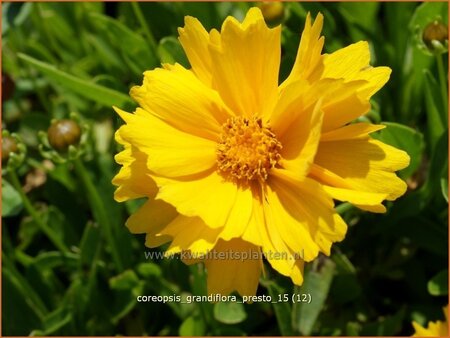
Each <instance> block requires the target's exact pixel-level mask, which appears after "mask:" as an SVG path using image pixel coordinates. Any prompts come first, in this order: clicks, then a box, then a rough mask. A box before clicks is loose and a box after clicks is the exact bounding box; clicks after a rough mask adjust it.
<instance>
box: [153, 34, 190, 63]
mask: <svg viewBox="0 0 450 338" xmlns="http://www.w3.org/2000/svg"><path fill="white" fill-rule="evenodd" d="M158 50H159V54H160V55H161V62H163V63H171V64H173V63H175V62H177V63H179V64H181V65H182V66H184V67H189V61H188V59H187V58H186V54H185V53H184V50H183V47H181V44H180V41H178V39H177V38H175V37H173V36H167V37H165V38H163V39H162V40H161V42H160V43H159V46H158Z"/></svg>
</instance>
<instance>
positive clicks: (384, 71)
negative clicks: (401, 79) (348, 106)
mask: <svg viewBox="0 0 450 338" xmlns="http://www.w3.org/2000/svg"><path fill="white" fill-rule="evenodd" d="M391 72H392V70H391V69H390V68H389V67H369V68H367V69H364V70H362V71H361V72H359V74H357V75H356V76H355V80H365V81H367V84H366V85H364V86H362V87H361V88H360V89H359V90H358V94H359V96H360V97H361V98H363V99H366V100H368V99H370V98H371V97H372V95H373V94H375V93H376V92H377V91H378V90H380V89H381V88H382V87H383V86H384V85H385V84H386V82H388V80H389V77H390V75H391Z"/></svg>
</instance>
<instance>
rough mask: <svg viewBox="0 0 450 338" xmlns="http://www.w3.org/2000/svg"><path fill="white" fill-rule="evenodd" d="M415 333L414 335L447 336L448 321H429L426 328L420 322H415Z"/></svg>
mask: <svg viewBox="0 0 450 338" xmlns="http://www.w3.org/2000/svg"><path fill="white" fill-rule="evenodd" d="M412 324H413V327H414V330H415V332H414V334H413V335H412V336H413V337H447V336H448V323H447V322H442V321H439V320H438V321H436V322H429V323H428V327H427V328H425V327H423V326H421V325H420V324H418V323H416V322H413V323H412Z"/></svg>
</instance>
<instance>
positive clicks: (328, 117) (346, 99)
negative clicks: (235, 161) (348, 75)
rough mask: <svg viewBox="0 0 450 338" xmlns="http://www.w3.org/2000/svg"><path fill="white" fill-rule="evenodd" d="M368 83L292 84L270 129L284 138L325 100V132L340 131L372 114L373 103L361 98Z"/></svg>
mask: <svg viewBox="0 0 450 338" xmlns="http://www.w3.org/2000/svg"><path fill="white" fill-rule="evenodd" d="M367 83H368V82H367V81H365V80H358V81H350V82H345V81H344V80H343V79H321V80H318V81H315V82H314V83H308V82H307V81H305V80H299V81H295V82H292V83H289V84H288V85H287V86H286V87H285V88H284V90H283V91H282V92H281V93H280V98H279V101H278V103H277V105H276V107H275V109H274V112H273V113H272V115H271V116H270V125H271V127H272V128H273V130H274V132H275V133H276V134H277V135H282V134H283V133H284V132H285V130H286V129H287V128H289V126H291V125H292V123H293V121H294V120H295V119H296V118H298V117H299V116H301V115H302V114H305V112H308V111H311V109H312V107H313V106H314V105H315V104H316V103H317V101H318V100H319V99H322V105H321V109H322V111H323V126H322V132H328V131H331V130H333V129H335V128H338V127H340V126H342V125H344V124H346V123H348V122H350V121H352V120H354V119H355V118H357V117H359V116H361V115H364V114H365V113H367V112H368V111H369V109H370V103H369V102H368V101H367V100H363V99H361V97H360V96H359V94H358V90H360V89H361V88H364V86H366V85H367Z"/></svg>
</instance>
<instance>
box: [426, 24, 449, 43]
mask: <svg viewBox="0 0 450 338" xmlns="http://www.w3.org/2000/svg"><path fill="white" fill-rule="evenodd" d="M422 40H423V42H424V43H425V45H426V46H427V47H428V48H429V49H430V50H434V49H435V45H434V44H433V41H437V42H439V43H441V44H442V45H443V46H445V42H446V41H448V27H447V25H446V24H444V23H442V22H439V21H437V20H435V21H433V22H431V23H429V24H428V25H427V26H426V27H425V29H424V30H423V33H422Z"/></svg>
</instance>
